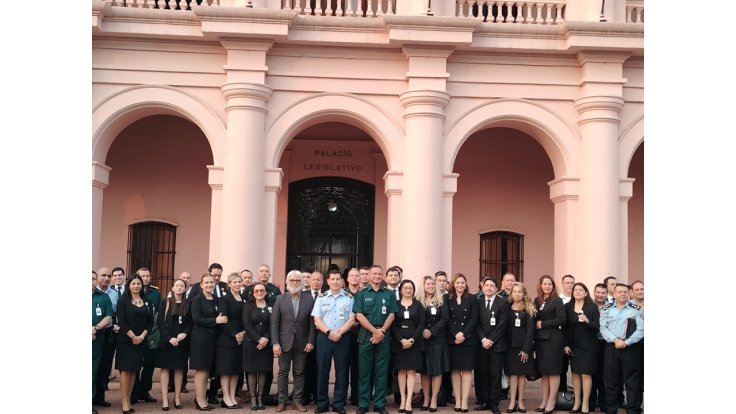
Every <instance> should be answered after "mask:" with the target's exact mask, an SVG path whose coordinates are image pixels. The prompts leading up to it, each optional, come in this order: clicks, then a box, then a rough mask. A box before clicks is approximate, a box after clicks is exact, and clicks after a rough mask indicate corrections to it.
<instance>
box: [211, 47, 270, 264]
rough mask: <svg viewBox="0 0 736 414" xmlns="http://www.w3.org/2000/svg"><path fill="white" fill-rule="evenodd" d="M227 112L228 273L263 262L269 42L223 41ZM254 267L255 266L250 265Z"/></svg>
mask: <svg viewBox="0 0 736 414" xmlns="http://www.w3.org/2000/svg"><path fill="white" fill-rule="evenodd" d="M221 43H222V45H223V46H224V47H225V49H226V50H227V63H226V64H225V71H226V73H227V77H226V81H225V84H223V85H222V95H223V96H224V97H225V101H226V103H225V110H226V111H227V134H226V138H225V139H226V141H225V157H224V170H223V179H222V223H221V229H222V231H221V233H222V237H221V239H220V258H219V260H220V263H222V266H223V268H225V271H226V272H229V271H237V270H240V269H243V268H244V267H245V266H257V265H258V264H260V263H262V262H263V259H264V254H265V251H266V249H272V248H273V247H272V246H265V245H264V242H265V241H264V237H265V228H266V223H265V218H266V217H265V205H264V198H265V185H266V181H265V169H266V165H265V161H264V160H265V159H266V156H265V155H266V154H265V141H266V112H267V110H268V109H267V102H268V100H269V99H270V98H271V93H272V90H271V88H270V87H269V86H268V85H266V84H265V80H266V72H268V67H267V66H266V55H267V52H268V50H269V49H270V48H271V46H273V42H249V41H239V40H230V39H224V40H221ZM253 263H255V265H253Z"/></svg>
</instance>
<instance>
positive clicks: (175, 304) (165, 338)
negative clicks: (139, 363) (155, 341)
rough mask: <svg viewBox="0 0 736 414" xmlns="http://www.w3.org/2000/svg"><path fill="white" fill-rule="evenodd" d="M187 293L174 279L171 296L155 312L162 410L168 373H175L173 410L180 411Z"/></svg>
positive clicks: (187, 330)
mask: <svg viewBox="0 0 736 414" xmlns="http://www.w3.org/2000/svg"><path fill="white" fill-rule="evenodd" d="M186 290H187V284H186V282H184V281H183V280H181V279H176V280H175V281H174V286H172V287H171V295H169V297H167V298H166V299H164V300H163V303H161V311H159V313H158V326H159V329H160V330H161V339H159V346H158V347H159V351H158V352H157V353H156V367H157V368H161V380H160V383H161V394H162V395H161V397H162V400H161V403H162V404H161V408H162V409H163V410H164V411H168V409H169V395H168V392H167V391H168V389H169V370H174V407H176V408H179V409H180V408H181V387H182V384H183V383H184V372H185V371H186V370H187V369H188V368H189V336H190V335H191V334H192V314H191V312H190V309H189V302H188V301H187V300H186V298H185V297H184V296H185V294H184V292H186Z"/></svg>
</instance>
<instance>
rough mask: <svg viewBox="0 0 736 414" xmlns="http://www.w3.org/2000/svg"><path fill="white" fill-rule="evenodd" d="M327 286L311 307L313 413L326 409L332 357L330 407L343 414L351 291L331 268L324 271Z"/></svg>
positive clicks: (345, 393) (351, 302) (328, 400)
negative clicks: (314, 380) (314, 371)
mask: <svg viewBox="0 0 736 414" xmlns="http://www.w3.org/2000/svg"><path fill="white" fill-rule="evenodd" d="M327 283H328V284H329V285H330V290H328V291H327V292H324V293H321V294H320V295H319V296H318V297H317V302H316V303H315V304H314V308H313V309H312V316H314V324H315V326H316V327H317V332H318V333H317V344H316V347H315V349H316V352H317V408H316V409H315V410H314V412H315V413H317V414H319V413H324V412H327V411H329V405H330V399H329V397H328V395H327V388H328V385H329V380H330V366H331V365H332V359H333V358H334V360H335V390H334V393H335V395H334V397H333V399H332V411H334V412H336V413H338V414H345V400H346V397H347V391H348V388H347V385H348V363H349V360H350V335H347V333H348V331H350V328H351V327H352V326H353V324H354V323H355V314H354V313H353V295H352V294H351V293H349V292H347V291H346V290H343V289H341V286H342V275H341V274H340V271H339V270H331V271H330V273H329V274H328V275H327Z"/></svg>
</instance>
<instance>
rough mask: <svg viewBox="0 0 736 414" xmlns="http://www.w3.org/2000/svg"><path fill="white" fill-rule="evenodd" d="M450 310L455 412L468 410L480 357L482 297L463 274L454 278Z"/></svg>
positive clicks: (449, 325)
mask: <svg viewBox="0 0 736 414" xmlns="http://www.w3.org/2000/svg"><path fill="white" fill-rule="evenodd" d="M448 310H449V314H450V322H449V323H448V325H447V326H448V330H449V332H450V335H449V337H448V342H449V349H450V369H451V371H450V374H451V378H452V390H453V392H454V393H455V411H456V412H461V413H467V412H468V396H469V395H470V385H471V384H472V381H473V369H474V368H475V365H476V361H477V359H478V342H479V340H478V334H477V333H476V327H477V326H478V300H477V299H476V297H475V295H472V294H470V293H469V292H468V280H467V279H466V278H465V275H463V274H462V273H457V274H455V276H454V277H453V278H452V285H451V286H450V295H449V300H448Z"/></svg>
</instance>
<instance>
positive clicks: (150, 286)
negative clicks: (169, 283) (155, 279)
mask: <svg viewBox="0 0 736 414" xmlns="http://www.w3.org/2000/svg"><path fill="white" fill-rule="evenodd" d="M148 287H149V288H151V289H156V290H159V288H158V286H153V285H148Z"/></svg>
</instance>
